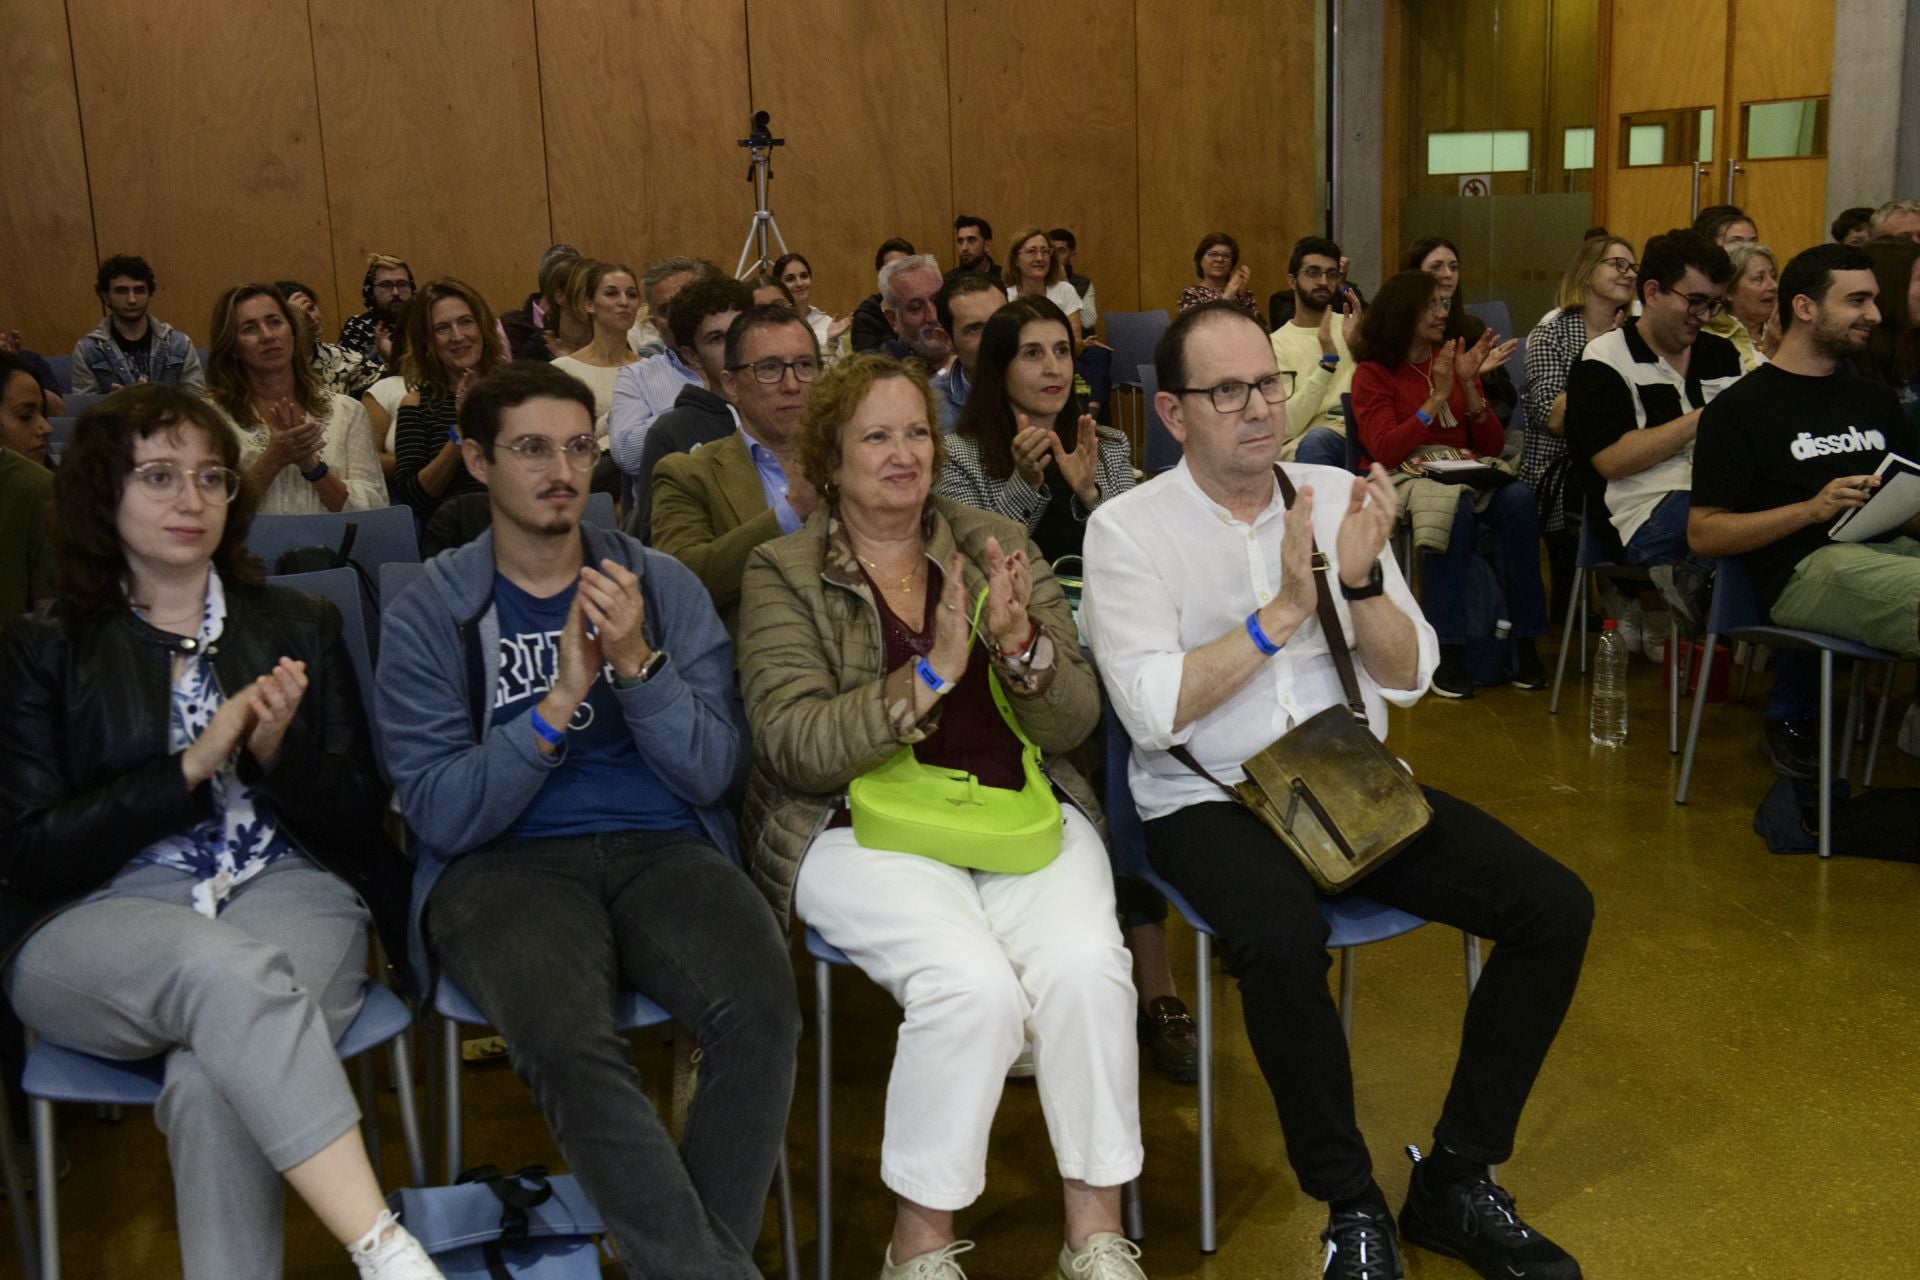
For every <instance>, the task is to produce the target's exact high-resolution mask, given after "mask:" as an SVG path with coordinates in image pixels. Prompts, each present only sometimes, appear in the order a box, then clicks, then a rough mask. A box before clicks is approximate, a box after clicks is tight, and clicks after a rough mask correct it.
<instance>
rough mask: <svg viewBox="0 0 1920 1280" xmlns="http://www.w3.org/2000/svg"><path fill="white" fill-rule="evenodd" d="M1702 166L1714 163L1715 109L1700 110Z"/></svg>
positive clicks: (1700, 158)
mask: <svg viewBox="0 0 1920 1280" xmlns="http://www.w3.org/2000/svg"><path fill="white" fill-rule="evenodd" d="M1699 160H1700V163H1701V164H1712V163H1713V108H1712V107H1702V108H1700V155H1699Z"/></svg>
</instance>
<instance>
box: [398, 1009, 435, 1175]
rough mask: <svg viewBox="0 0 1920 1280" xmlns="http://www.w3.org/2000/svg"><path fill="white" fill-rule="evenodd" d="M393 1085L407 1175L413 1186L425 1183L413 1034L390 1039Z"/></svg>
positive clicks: (404, 1033) (424, 1157) (403, 1033)
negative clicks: (415, 1095)
mask: <svg viewBox="0 0 1920 1280" xmlns="http://www.w3.org/2000/svg"><path fill="white" fill-rule="evenodd" d="M392 1048H393V1089H394V1094H395V1097H396V1100H397V1101H398V1103H399V1106H400V1140H401V1141H402V1142H403V1143H405V1144H406V1148H407V1177H409V1178H411V1179H412V1180H413V1185H414V1186H416V1187H424V1186H426V1185H427V1149H426V1147H425V1146H423V1145H422V1144H421V1142H420V1112H419V1110H418V1109H417V1108H416V1107H415V1105H414V1101H415V1100H414V1096H413V1044H412V1036H411V1035H410V1034H409V1033H406V1032H402V1033H401V1034H400V1035H398V1036H396V1037H394V1040H393V1046H392Z"/></svg>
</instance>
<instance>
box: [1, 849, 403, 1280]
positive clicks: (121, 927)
mask: <svg viewBox="0 0 1920 1280" xmlns="http://www.w3.org/2000/svg"><path fill="white" fill-rule="evenodd" d="M193 884H194V881H193V879H192V877H190V876H188V875H186V874H184V873H182V872H178V871H172V870H169V869H167V868H164V867H135V868H132V869H130V870H128V871H127V872H125V873H123V874H122V875H121V876H120V877H119V878H117V879H116V880H114V881H113V882H112V883H111V884H109V885H107V886H106V887H105V888H102V889H100V890H98V891H96V892H95V893H93V894H92V895H90V896H89V897H87V898H84V899H82V900H81V901H80V902H78V903H76V904H74V905H73V906H71V907H69V908H68V909H67V910H65V911H63V912H61V913H60V914H59V915H57V916H55V917H54V918H53V919H51V920H49V921H48V922H47V923H45V924H43V925H41V926H40V928H38V929H37V930H35V931H34V933H33V935H32V936H31V937H29V938H28V939H27V941H26V943H25V944H23V945H22V946H21V948H20V950H19V952H18V953H17V954H16V955H15V957H14V960H13V963H12V965H11V966H10V967H9V969H8V971H7V975H6V984H7V992H8V995H9V996H10V997H11V998H12V1000H13V1007H14V1009H15V1010H16V1011H17V1012H18V1013H19V1015H20V1019H21V1021H22V1022H25V1023H26V1024H27V1025H28V1026H29V1027H32V1028H33V1029H34V1030H35V1031H37V1032H39V1033H40V1034H42V1035H44V1036H46V1037H48V1038H49V1039H51V1040H55V1041H58V1042H59V1043H61V1044H64V1045H67V1046H69V1047H70V1048H74V1049H79V1050H81V1051H83V1052H86V1053H91V1054H95V1055H97V1056H99V1057H103V1058H120V1059H138V1058H149V1057H152V1056H154V1055H156V1054H160V1053H165V1054H166V1055H167V1072H166V1083H165V1085H164V1087H163V1088H162V1089H161V1092H160V1101H159V1104H158V1106H157V1108H156V1110H155V1113H154V1115H155V1120H156V1121H157V1122H158V1124H159V1126H160V1130H161V1132H162V1133H164V1134H166V1136H167V1158H168V1160H169V1162H170V1163H171V1164H172V1166H173V1180H174V1194H175V1204H176V1210H177V1215H178V1222H179V1228H180V1254H181V1262H182V1266H183V1268H184V1272H185V1274H186V1276H187V1277H188V1280H198V1278H199V1277H206V1278H207V1280H232V1278H233V1277H239V1276H247V1277H256V1276H258V1277H269V1278H271V1277H278V1276H279V1275H280V1273H281V1239H280V1215H281V1207H282V1199H283V1194H284V1193H283V1190H282V1188H283V1184H282V1182H281V1179H280V1171H282V1170H285V1169H290V1168H292V1167H293V1166H294V1165H297V1164H299V1163H301V1162H302V1161H304V1160H306V1159H308V1158H310V1157H312V1156H314V1155H317V1154H319V1152H320V1151H321V1150H322V1149H323V1148H325V1147H326V1146H327V1145H328V1144H329V1143H331V1142H333V1141H334V1140H335V1139H336V1138H338V1137H340V1135H341V1134H343V1133H346V1132H349V1131H350V1130H351V1129H352V1128H353V1127H354V1126H355V1125H356V1124H358V1123H359V1119H360V1108H359V1105H358V1103H356V1102H355V1100H354V1096H353V1090H352V1088H351V1087H350V1086H349V1085H348V1083H347V1077H346V1073H345V1072H344V1071H343V1070H342V1069H341V1067H340V1060H339V1058H338V1057H336V1056H335V1054H334V1048H333V1043H334V1040H335V1039H336V1038H337V1037H338V1036H339V1034H340V1033H341V1032H342V1031H344V1030H345V1029H346V1027H347V1025H348V1024H349V1023H351V1022H352V1021H353V1018H354V1015H355V1014H357V1013H358V1012H359V1010H360V1001H361V991H362V988H363V987H364V986H365V984H366V975H367V926H368V916H367V912H366V909H365V908H364V907H363V906H361V904H360V899H359V897H358V895H357V894H355V893H354V891H353V890H352V889H351V888H350V887H349V886H348V885H346V884H345V883H344V882H343V881H341V880H340V879H339V878H338V877H336V876H334V875H333V874H331V873H330V872H327V871H324V870H322V869H321V868H319V867H317V866H315V865H314V864H313V863H312V862H310V861H308V860H307V859H306V858H304V857H301V856H299V855H298V854H288V855H285V856H283V857H282V858H280V859H279V860H278V861H276V862H275V863H274V864H273V865H272V866H270V867H269V868H268V869H267V870H265V871H263V872H261V873H260V874H259V875H257V876H255V877H254V878H253V879H251V880H249V881H247V882H246V883H245V884H243V885H241V886H240V888H239V889H238V890H236V891H235V893H234V896H233V897H232V898H231V899H230V900H229V901H228V902H227V904H226V906H225V907H224V908H223V909H222V910H221V912H220V915H219V918H217V919H214V920H209V919H207V918H206V917H205V916H203V915H201V914H199V913H198V912H196V911H195V910H194V909H193V907H192V906H191V905H190V904H191V893H192V889H193Z"/></svg>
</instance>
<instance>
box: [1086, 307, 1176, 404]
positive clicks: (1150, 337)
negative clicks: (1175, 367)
mask: <svg viewBox="0 0 1920 1280" xmlns="http://www.w3.org/2000/svg"><path fill="white" fill-rule="evenodd" d="M1102 318H1103V319H1104V320H1105V321H1106V324H1107V345H1108V346H1110V347H1112V348H1113V367H1114V369H1115V370H1116V371H1117V373H1118V375H1119V376H1118V377H1117V378H1116V379H1115V381H1114V385H1115V386H1116V387H1127V386H1137V385H1139V384H1138V383H1136V382H1133V381H1130V380H1129V379H1127V377H1126V373H1127V371H1128V370H1129V369H1136V370H1137V369H1138V368H1139V367H1140V366H1141V365H1143V364H1152V363H1153V348H1154V345H1155V344H1156V343H1158V342H1159V341H1160V335H1161V334H1163V333H1165V332H1166V331H1167V327H1168V326H1169V325H1171V324H1172V323H1173V319H1172V317H1170V316H1169V315H1167V313H1166V312H1165V311H1109V312H1107V313H1106V314H1105V315H1104V316H1103V317H1102Z"/></svg>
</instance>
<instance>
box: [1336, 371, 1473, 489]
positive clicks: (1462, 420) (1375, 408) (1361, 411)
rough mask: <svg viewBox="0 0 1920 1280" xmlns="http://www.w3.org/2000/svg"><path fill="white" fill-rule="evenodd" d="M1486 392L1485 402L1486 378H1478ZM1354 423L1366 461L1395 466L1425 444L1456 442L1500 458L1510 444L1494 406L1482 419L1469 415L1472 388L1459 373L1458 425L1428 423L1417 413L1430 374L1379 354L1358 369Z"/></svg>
mask: <svg viewBox="0 0 1920 1280" xmlns="http://www.w3.org/2000/svg"><path fill="white" fill-rule="evenodd" d="M1473 385H1474V389H1475V390H1476V391H1479V392H1480V403H1481V404H1483V405H1484V404H1486V403H1487V394H1486V391H1485V390H1484V389H1482V388H1481V386H1480V379H1479V378H1477V377H1476V378H1475V379H1474V380H1473ZM1352 394H1353V417H1354V421H1353V424H1352V425H1353V428H1354V429H1355V430H1357V431H1358V432H1359V433H1360V434H1359V437H1358V439H1359V441H1360V457H1361V461H1362V462H1378V463H1379V464H1380V465H1381V466H1383V467H1385V468H1387V469H1388V470H1389V471H1391V470H1393V468H1395V467H1397V466H1399V465H1400V464H1401V463H1403V462H1405V461H1406V460H1407V455H1409V454H1411V453H1412V452H1413V451H1414V450H1415V449H1418V448H1419V447H1420V446H1421V445H1424V444H1450V445H1453V446H1454V447H1455V448H1459V449H1471V450H1472V451H1473V452H1474V453H1476V454H1480V455H1482V456H1485V457H1489V458H1497V457H1499V456H1500V451H1501V450H1502V449H1503V448H1505V447H1506V443H1507V432H1506V428H1505V427H1502V426H1501V425H1500V419H1498V418H1496V417H1495V416H1494V414H1493V409H1492V408H1491V407H1489V408H1488V409H1487V410H1486V412H1485V413H1483V414H1481V415H1480V418H1479V420H1478V421H1477V422H1468V421H1467V393H1466V391H1465V390H1464V389H1463V388H1462V387H1461V386H1460V383H1459V380H1458V379H1455V381H1454V384H1453V394H1452V395H1450V396H1449V397H1448V398H1447V404H1448V406H1449V407H1451V408H1452V409H1453V416H1454V420H1455V422H1456V423H1457V424H1458V425H1456V426H1453V427H1450V428H1448V429H1446V430H1442V429H1441V428H1440V427H1439V425H1438V422H1437V421H1436V423H1435V425H1434V426H1431V427H1429V426H1427V425H1426V424H1425V423H1423V422H1421V421H1420V419H1418V418H1416V417H1414V416H1413V412H1414V410H1416V409H1418V408H1419V407H1420V406H1421V405H1423V404H1425V403H1426V402H1427V397H1428V396H1429V395H1431V394H1432V392H1431V391H1430V390H1429V389H1428V387H1427V379H1426V375H1425V374H1424V373H1422V372H1421V369H1420V367H1419V366H1418V365H1414V364H1409V363H1407V362H1406V361H1404V360H1403V361H1401V362H1400V363H1399V364H1397V365H1395V366H1393V367H1392V368H1391V369H1389V368H1388V367H1387V366H1386V365H1384V364H1380V363H1378V362H1377V361H1373V360H1362V361H1361V362H1360V363H1359V364H1357V365H1355V366H1354V370H1353V393H1352Z"/></svg>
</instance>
